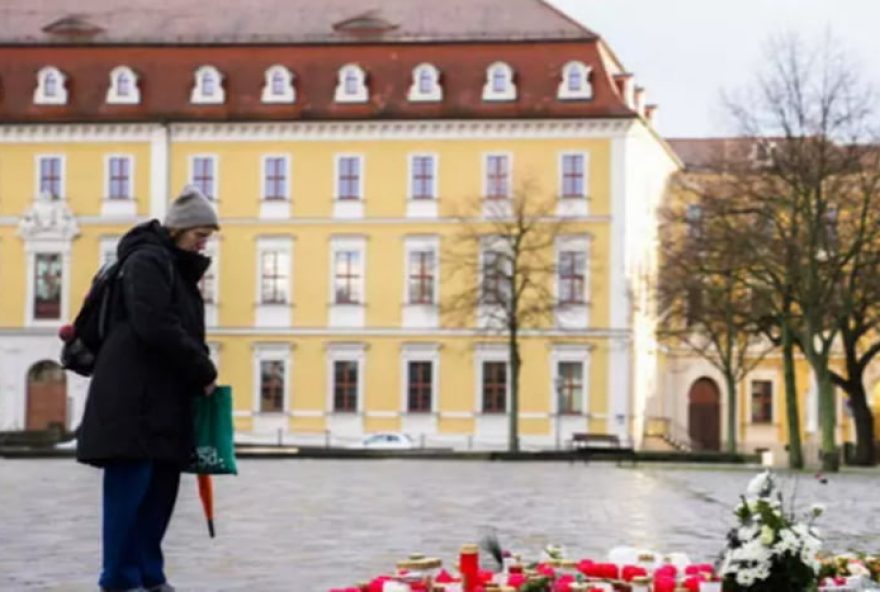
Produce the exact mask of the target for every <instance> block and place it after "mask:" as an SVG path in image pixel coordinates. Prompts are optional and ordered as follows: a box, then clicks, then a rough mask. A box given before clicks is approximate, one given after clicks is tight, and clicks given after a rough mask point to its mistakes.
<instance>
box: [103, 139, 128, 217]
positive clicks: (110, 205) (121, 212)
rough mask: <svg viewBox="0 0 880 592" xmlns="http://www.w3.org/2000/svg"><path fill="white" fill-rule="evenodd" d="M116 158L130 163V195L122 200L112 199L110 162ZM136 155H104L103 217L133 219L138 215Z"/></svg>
mask: <svg viewBox="0 0 880 592" xmlns="http://www.w3.org/2000/svg"><path fill="white" fill-rule="evenodd" d="M114 158H122V159H125V160H127V161H128V191H129V195H128V196H127V197H126V198H122V199H111V197H110V185H111V179H110V176H111V168H110V161H111V160H112V159H114ZM134 164H135V160H134V155H132V154H118V153H111V154H105V155H104V198H103V199H102V200H101V215H102V216H110V217H114V216H119V217H132V216H135V215H136V214H137V200H136V199H135V196H134V187H135V185H134V173H135V171H134Z"/></svg>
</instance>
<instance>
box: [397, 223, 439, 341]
mask: <svg viewBox="0 0 880 592" xmlns="http://www.w3.org/2000/svg"><path fill="white" fill-rule="evenodd" d="M420 251H432V252H433V253H434V292H433V294H432V300H433V302H432V303H431V304H417V303H411V302H410V301H409V258H410V254H411V253H414V252H420ZM403 274H404V277H403V296H402V300H401V301H402V302H403V326H404V327H407V328H435V327H437V326H438V325H439V302H440V237H439V236H436V235H413V236H406V237H404V248H403Z"/></svg>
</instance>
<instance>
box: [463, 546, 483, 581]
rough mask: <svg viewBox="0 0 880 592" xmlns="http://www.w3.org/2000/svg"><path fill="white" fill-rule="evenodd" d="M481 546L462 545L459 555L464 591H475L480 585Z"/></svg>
mask: <svg viewBox="0 0 880 592" xmlns="http://www.w3.org/2000/svg"><path fill="white" fill-rule="evenodd" d="M479 553H480V548H479V547H478V546H477V545H462V546H461V550H460V551H459V557H458V570H459V571H460V572H461V584H462V590H463V592H475V591H476V589H477V586H479V585H480V555H479Z"/></svg>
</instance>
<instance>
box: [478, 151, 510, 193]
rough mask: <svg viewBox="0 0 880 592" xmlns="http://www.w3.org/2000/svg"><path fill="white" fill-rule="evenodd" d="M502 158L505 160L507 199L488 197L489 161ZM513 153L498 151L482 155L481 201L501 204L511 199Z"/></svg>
mask: <svg viewBox="0 0 880 592" xmlns="http://www.w3.org/2000/svg"><path fill="white" fill-rule="evenodd" d="M498 156H503V157H504V158H506V159H507V197H489V159H490V158H493V157H498ZM513 190H514V187H513V153H512V152H508V151H504V150H499V151H495V152H484V153H483V201H494V202H503V201H511V200H512V199H513Z"/></svg>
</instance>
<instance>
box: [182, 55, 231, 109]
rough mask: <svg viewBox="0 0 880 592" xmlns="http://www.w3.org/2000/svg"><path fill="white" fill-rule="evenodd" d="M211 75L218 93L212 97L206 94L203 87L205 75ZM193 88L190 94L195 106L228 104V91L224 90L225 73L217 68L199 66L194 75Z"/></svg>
mask: <svg viewBox="0 0 880 592" xmlns="http://www.w3.org/2000/svg"><path fill="white" fill-rule="evenodd" d="M206 74H207V75H211V76H213V77H214V84H215V85H216V91H215V92H214V94H212V95H208V94H205V89H204V88H203V85H202V79H203V75H206ZM193 76H194V80H193V88H192V93H191V94H190V99H189V100H190V103H192V104H194V105H222V104H223V103H225V102H226V89H224V88H223V73H222V72H220V70H218V69H217V68H216V67H215V66H211V65H207V64H206V65H204V66H199V67H198V68H197V69H196V71H195V73H194V74H193Z"/></svg>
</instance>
